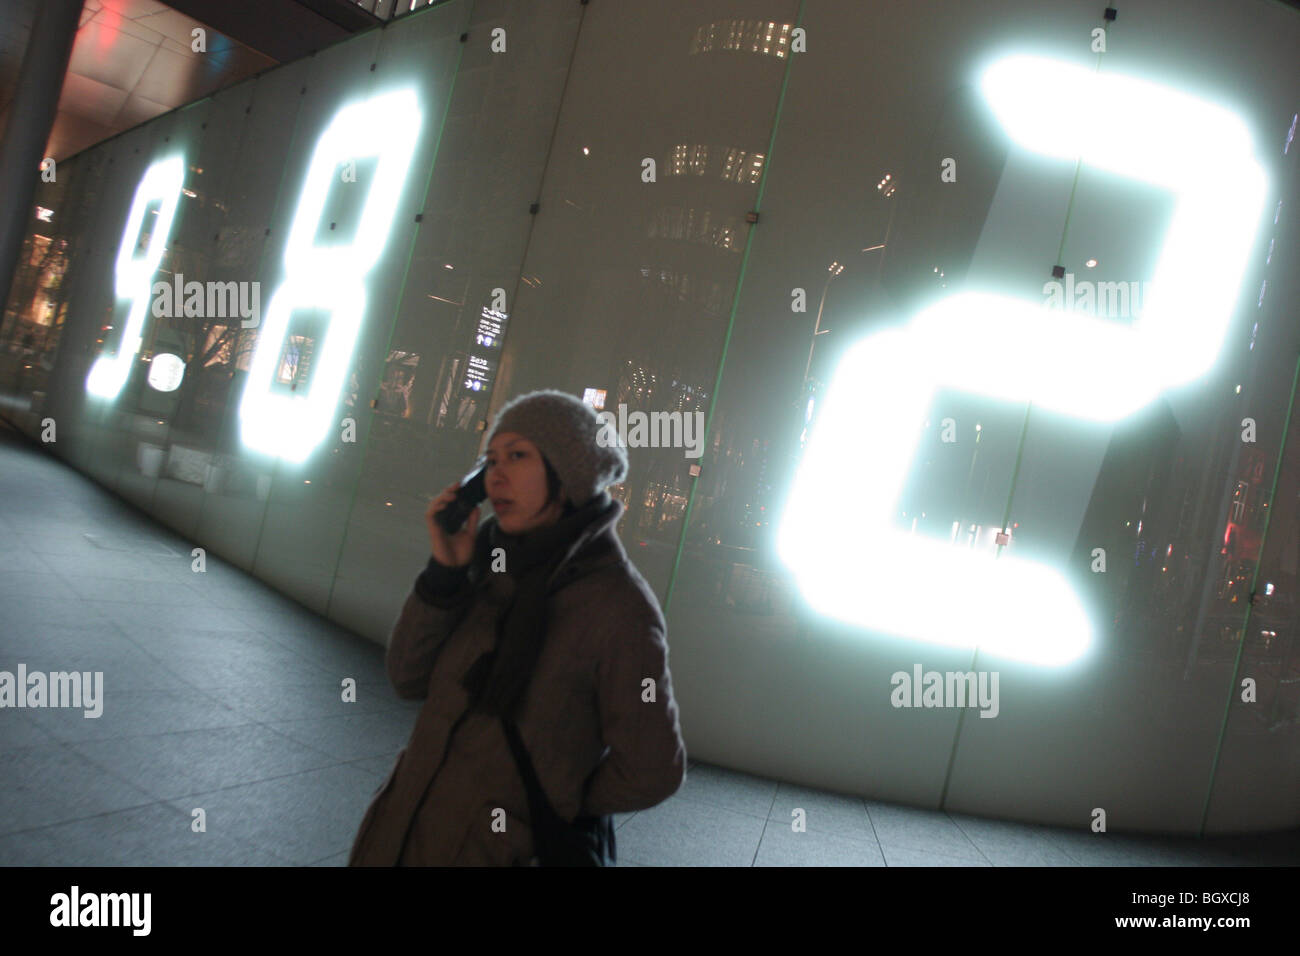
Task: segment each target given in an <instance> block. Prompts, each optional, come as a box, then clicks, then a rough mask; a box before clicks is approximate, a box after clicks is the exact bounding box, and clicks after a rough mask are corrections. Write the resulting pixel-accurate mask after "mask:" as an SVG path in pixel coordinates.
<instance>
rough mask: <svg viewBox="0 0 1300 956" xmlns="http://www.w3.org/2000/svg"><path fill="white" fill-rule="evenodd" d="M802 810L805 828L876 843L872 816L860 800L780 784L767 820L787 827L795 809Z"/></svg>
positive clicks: (790, 784) (794, 785) (792, 818)
mask: <svg viewBox="0 0 1300 956" xmlns="http://www.w3.org/2000/svg"><path fill="white" fill-rule="evenodd" d="M799 809H801V810H803V811H804V816H803V820H804V825H805V826H806V827H807V828H808V829H809V830H813V831H816V832H819V833H822V832H824V833H838V834H840V835H842V836H845V837H849V838H851V839H859V840H867V841H869V842H871V843H875V842H876V833H875V830H873V829H872V827H871V817H870V816H868V815H867V807H866V804H865V803H864V802H863V800H862V798H861V797H852V796H846V795H844V794H838V793H830V792H828V791H825V790H814V789H811V788H809V787H801V786H797V785H796V784H792V783H785V782H782V783H781V784H780V785H779V786H778V787H777V791H776V801H775V802H774V803H773V804H772V812H771V814H770V815H769V819H770V820H772V822H774V823H777V824H780V825H782V826H784V827H786V828H789V827H790V825H791V823H792V822H793V821H794V819H795V817H794V811H795V810H799Z"/></svg>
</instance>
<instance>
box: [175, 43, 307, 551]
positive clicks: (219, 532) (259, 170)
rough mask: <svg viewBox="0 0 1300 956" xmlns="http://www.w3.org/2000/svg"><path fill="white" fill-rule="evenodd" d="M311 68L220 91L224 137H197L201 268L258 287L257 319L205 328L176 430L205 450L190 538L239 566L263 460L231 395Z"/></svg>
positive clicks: (246, 359)
mask: <svg viewBox="0 0 1300 956" xmlns="http://www.w3.org/2000/svg"><path fill="white" fill-rule="evenodd" d="M314 69H316V63H315V60H314V59H306V60H300V61H298V62H296V63H293V64H291V65H289V66H285V67H281V68H280V69H277V70H272V71H270V72H269V73H265V74H263V75H261V76H259V77H257V78H256V79H255V80H252V81H249V82H248V83H245V84H241V85H240V86H237V87H235V88H234V89H231V90H229V91H226V92H225V93H223V94H221V95H220V97H219V98H217V100H216V104H217V105H216V107H215V109H216V110H217V113H216V114H214V118H213V127H212V128H218V129H219V128H221V127H219V126H217V124H218V123H219V122H221V121H223V120H226V119H228V117H224V116H222V115H221V114H222V113H223V112H224V111H225V110H228V109H229V108H230V104H233V106H234V109H235V117H234V123H235V125H234V126H233V127H231V126H227V127H225V128H226V129H227V130H228V134H227V135H228V137H229V139H228V141H226V142H223V141H222V140H221V139H215V140H213V141H212V143H211V144H210V145H209V144H207V143H206V142H205V144H204V155H203V163H204V166H203V169H204V176H214V177H220V178H219V179H216V180H214V182H215V183H216V185H214V186H213V187H212V189H213V195H212V199H211V202H212V206H213V208H214V209H215V210H216V213H217V215H216V221H217V224H216V225H214V226H213V229H212V233H213V235H219V236H220V239H219V240H217V241H216V243H215V246H216V251H215V253H214V255H215V259H214V261H213V262H212V263H211V265H210V267H209V268H210V269H211V271H212V272H213V273H214V274H217V273H219V276H220V278H221V279H223V280H229V281H236V282H241V283H250V284H251V285H250V296H251V292H252V290H253V289H255V290H256V292H257V305H258V324H257V325H255V326H251V327H249V328H244V321H245V320H243V319H242V318H241V320H240V321H239V322H238V323H223V322H215V323H214V327H213V328H211V329H209V330H208V332H207V333H206V335H205V338H204V342H203V346H202V352H201V353H200V354H201V355H202V359H201V361H202V363H203V368H202V369H201V370H200V369H195V370H194V373H193V375H192V380H191V382H190V389H191V391H190V392H188V393H186V394H185V395H184V396H183V398H182V405H181V407H180V408H179V409H178V417H177V423H176V427H177V429H178V430H180V429H183V430H184V433H185V439H186V442H187V443H188V446H189V447H193V448H196V449H197V450H198V451H199V452H201V453H204V454H206V455H208V456H210V460H209V462H208V464H207V465H206V466H205V467H204V483H203V494H202V497H201V501H200V509H199V515H198V525H197V529H196V530H195V532H194V537H195V540H196V541H201V542H204V544H205V545H206V546H208V547H211V548H212V549H213V550H215V551H216V552H217V553H218V554H220V555H221V556H222V557H224V558H226V559H227V560H229V561H232V562H234V563H235V564H237V565H239V566H240V567H244V568H250V567H251V566H252V564H253V557H254V555H255V554H256V550H257V540H258V534H259V533H260V531H261V527H262V519H263V516H264V515H265V512H266V502H267V499H268V497H269V494H270V482H271V467H270V466H269V465H268V464H267V463H265V462H263V461H260V460H255V459H253V458H251V457H249V456H247V455H246V454H245V452H244V449H243V447H242V445H241V443H240V437H239V402H240V398H241V396H242V394H243V391H244V387H245V384H246V383H247V380H248V374H249V370H250V368H251V367H252V358H253V353H254V347H255V345H256V343H257V335H258V331H259V328H260V326H261V323H262V321H263V320H264V319H265V316H266V314H267V308H268V306H269V300H270V292H271V290H272V288H273V286H272V285H271V284H270V283H269V282H268V281H266V280H267V274H268V272H269V271H270V270H272V269H273V268H278V265H279V262H278V259H279V256H281V255H282V254H283V253H282V241H283V236H284V229H283V226H282V225H281V223H278V222H277V223H276V225H281V229H280V230H279V231H274V230H273V229H272V228H271V226H272V223H271V217H272V214H273V213H275V212H277V211H279V210H282V209H283V207H284V206H285V205H286V203H287V202H289V200H286V199H285V198H284V197H285V196H287V195H290V194H291V193H292V192H293V191H294V183H293V182H292V181H291V180H290V179H289V170H290V164H289V157H290V149H291V147H292V145H293V143H294V135H295V133H296V130H297V127H298V122H299V111H300V109H301V107H302V103H303V98H304V97H303V94H302V92H301V90H302V88H303V86H304V85H306V83H307V81H308V79H309V77H310V76H311V73H312V71H313V70H314ZM241 101H245V102H244V103H243V105H242V106H241V105H240V103H241ZM241 113H242V114H243V115H242V118H241V116H240V114H241ZM236 144H237V148H236ZM209 150H210V152H209ZM281 215H282V214H281ZM282 218H283V216H282ZM221 326H224V328H222V327H221ZM236 326H237V327H236ZM196 477H197V476H196ZM167 494H168V497H169V500H171V501H172V502H173V505H172V507H180V508H185V507H189V506H188V505H187V504H185V503H184V502H185V497H186V496H187V492H182V491H181V490H180V488H179V487H177V488H175V489H169V490H168V493H167Z"/></svg>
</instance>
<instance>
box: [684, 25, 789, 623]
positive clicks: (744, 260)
mask: <svg viewBox="0 0 1300 956" xmlns="http://www.w3.org/2000/svg"><path fill="white" fill-rule="evenodd" d="M804 4H805V0H799V15H798V16H797V17H796V18H795V22H794V29H796V30H797V29H799V27H800V24H802V23H803V14H804ZM793 69H794V53H791V54H789V59H788V60H787V61H786V64H785V75H784V76H783V77H782V78H781V92H780V94H779V95H778V96H777V100H776V113H775V114H774V115H773V117H772V133H771V135H770V136H769V137H768V139H767V159H766V160H765V161H764V162H763V174H762V176H760V177H759V180H758V195H757V196H756V197H755V198H754V212H755V213H758V212H760V211H761V210H762V208H763V192H764V191H765V190H766V189H767V174H768V173H769V172H770V171H771V169H772V156H773V153H774V151H775V149H776V134H777V130H779V129H780V128H781V110H782V109H783V108H784V106H785V91H786V88H787V87H788V86H789V85H790V73H791V71H792V70H793ZM757 225H758V224H757V223H752V224H751V225H750V228H749V231H748V233H746V235H745V252H744V254H743V255H742V256H741V258H740V274H739V275H737V276H736V291H735V292H734V293H732V296H731V315H729V316H728V317H727V333H726V335H725V336H724V337H723V340H722V353H721V354H720V355H719V356H718V373H717V375H716V376H715V377H714V379H713V394H712V395H710V396H709V412H708V415H707V416H706V417H705V420H704V435H705V447H708V436H709V433H710V430H711V428H712V426H713V411H714V409H715V408H716V407H717V404H718V392H719V390H720V389H721V388H722V372H723V369H724V368H725V367H726V364H727V349H728V347H729V346H730V345H731V333H732V330H733V329H734V328H735V326H736V311H737V310H738V309H739V308H740V293H741V290H742V289H743V288H744V285H745V272H746V270H747V269H748V267H749V253H750V250H751V249H753V247H754V233H755V232H756V231H757V230H756V229H755V228H754V227H755V226H757ZM697 487H699V481H698V479H697V480H693V481H692V482H691V487H690V488H689V489H688V491H687V494H686V513H685V514H684V515H682V527H681V530H680V531H678V533H677V551H676V553H675V554H674V555H673V566H672V570H671V571H670V572H669V573H668V593H667V594H665V595H664V604H663V612H664V616H665V617H667V615H668V609H669V607H671V605H672V600H673V587H674V585H676V583H677V569H678V567H679V566H680V564H681V560H682V549H683V548H684V547H685V545H686V529H687V528H688V527H689V526H690V523H691V512H692V511H694V509H695V489H696V488H697Z"/></svg>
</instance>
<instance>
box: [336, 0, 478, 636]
mask: <svg viewBox="0 0 1300 956" xmlns="http://www.w3.org/2000/svg"><path fill="white" fill-rule="evenodd" d="M421 12H423V11H421ZM473 20H474V0H470V2H469V4H468V7H467V9H466V10H465V19H464V20H463V21H462V27H463V29H461V31H460V32H461V33H464V32H465V31H466V30H468V29H469V24H470V23H472V22H473ZM398 29H401V27H400V26H399V27H398ZM457 46H458V48H459V52H458V53H457V54H456V68H455V69H454V70H453V71H452V74H451V87H450V89H448V90H447V98H446V100H445V102H444V106H443V110H442V122H441V123H439V124H438V138H437V139H436V140H435V141H434V144H433V155H432V156H431V157H430V159H429V173H428V175H427V176H425V178H424V192H423V193H422V194H421V196H420V208H419V212H420V213H423V212H424V204H425V202H426V201H427V200H428V198H429V186H430V184H431V183H432V182H433V171H434V170H435V169H436V168H437V166H438V156H439V154H440V153H441V151H442V134H443V131H444V130H446V128H447V116H448V115H449V114H450V113H451V103H452V98H453V97H454V96H455V95H456V80H457V78H458V77H459V76H460V65H461V62H462V61H463V60H464V59H465V47H466V44H464V43H459V44H457ZM382 56H383V50H382V48H381V49H379V50H376V51H375V61H374V62H376V63H378V62H379V61H380V59H381V58H382ZM379 71H380V67H378V66H376V68H375V69H374V70H372V71H370V73H369V74H368V76H369V78H370V79H369V84H370V85H369V87H368V88H367V92H370V91H371V90H373V87H374V81H375V78H376V77H377V76H378V75H379ZM375 172H376V174H377V173H378V166H376V170H375ZM422 224H423V220H422V221H421V223H417V225H416V228H415V229H413V230H411V241H410V243H409V244H408V245H407V251H406V265H405V266H404V267H403V269H402V282H401V285H400V286H399V289H400V291H399V292H398V295H397V306H396V308H395V309H394V311H393V319H392V325H390V326H389V330H388V348H387V349H385V351H384V354H383V357H381V358H377V359H376V360H375V369H376V371H378V372H379V376H378V379H376V380H382V378H383V369H384V366H385V365H386V364H387V361H388V356H389V355H390V354H391V353H392V351H393V338H394V337H395V336H396V334H397V324H398V322H399V321H400V320H401V314H402V304H403V303H404V302H405V301H406V284H407V280H408V277H409V276H410V274H411V262H412V260H414V258H415V247H416V245H417V244H418V243H419V241H420V228H419V227H420V225H422ZM357 402H358V406H357V409H356V410H357V413H358V414H364V413H365V412H364V409H367V408H371V406H370V405H368V404H366V405H362V404H360V402H361V395H360V394H358V395H357ZM371 411H372V414H371V416H370V427H369V428H367V429H366V437H365V440H364V442H363V444H362V447H361V457H360V459H359V463H358V467H357V477H356V480H355V482H354V483H353V485H352V495H351V497H350V499H349V502H348V510H347V514H346V515H344V517H343V538H342V540H340V541H339V550H338V555H337V556H336V557H335V559H334V571H333V573H332V574H331V575H330V586H329V591H328V592H327V593H326V595H325V614H326V616H328V615H329V612H330V607H331V605H332V604H333V603H334V586H335V585H336V584H337V583H338V578H339V568H340V566H342V564H343V553H344V551H346V550H347V541H348V528H349V527H350V526H351V523H352V513H353V512H354V511H356V507H357V494H358V491H359V490H360V488H361V478H362V476H363V475H364V474H365V471H366V461H367V452H368V451H369V449H370V439H371V437H372V436H373V435H374V433H375V416H374V414H373V409H371Z"/></svg>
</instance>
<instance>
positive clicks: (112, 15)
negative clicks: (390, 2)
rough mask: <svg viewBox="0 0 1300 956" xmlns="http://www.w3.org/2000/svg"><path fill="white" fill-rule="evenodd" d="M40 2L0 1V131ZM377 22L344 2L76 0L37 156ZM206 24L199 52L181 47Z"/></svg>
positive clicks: (89, 141)
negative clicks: (79, 3)
mask: <svg viewBox="0 0 1300 956" xmlns="http://www.w3.org/2000/svg"><path fill="white" fill-rule="evenodd" d="M40 2H41V0H4V2H3V3H2V4H0V130H2V129H4V127H5V125H6V124H7V121H8V114H9V108H10V104H11V103H12V101H13V96H14V90H15V88H16V86H17V83H18V77H19V70H20V67H21V65H22V57H23V53H24V51H25V49H26V46H27V39H28V36H29V35H30V33H31V28H32V23H33V21H34V19H35V16H36V10H37V7H38V5H39V3H40ZM379 22H380V21H379V20H377V19H376V18H375V17H374V16H372V15H371V14H369V13H367V12H366V11H365V10H363V9H361V8H360V7H359V6H357V5H356V4H355V3H352V2H349V0H302V2H299V0H173V2H172V3H170V4H163V3H159V2H157V0H85V3H84V6H83V7H82V12H81V25H80V27H79V28H78V30H77V39H76V41H75V43H74V45H73V49H72V57H71V59H70V60H69V63H68V70H67V74H66V76H65V77H64V81H63V90H62V93H61V94H60V97H59V109H58V115H57V117H56V119H55V122H54V127H53V129H52V130H51V132H50V137H49V140H48V143H47V145H46V151H45V155H46V156H52V157H54V158H55V159H56V160H62V159H65V158H67V157H68V156H71V155H73V154H74V153H77V152H80V151H81V150H83V149H86V148H87V147H89V146H93V145H94V144H95V143H98V142H101V141H102V140H105V139H108V138H109V137H111V136H113V135H115V134H116V133H119V132H121V131H122V130H125V129H129V128H130V127H132V126H136V125H138V124H140V123H143V122H145V121H146V120H149V119H152V118H153V117H155V116H158V115H160V114H162V113H166V112H168V111H169V110H172V109H175V108H176V107H178V106H183V105H184V104H186V103H190V102H193V101H194V100H196V99H201V98H202V97H204V96H207V95H209V94H211V93H213V92H215V91H216V90H219V89H222V88H224V87H227V86H230V85H231V84H233V83H237V82H239V81H240V80H242V79H244V78H245V77H248V76H250V75H252V74H254V73H257V72H259V71H261V70H265V69H267V68H268V67H272V66H275V65H276V64H278V63H283V62H288V61H290V60H295V59H298V58H299V57H302V56H306V55H307V54H309V53H311V52H312V51H313V50H317V49H320V48H322V47H325V46H328V45H330V44H331V43H335V42H337V41H339V40H341V39H344V38H345V37H347V36H349V35H350V34H352V33H355V32H357V31H359V30H364V29H367V28H369V27H372V26H375V25H376V24H378V23H379ZM196 27H202V28H204V29H205V30H206V34H207V36H206V46H207V50H206V52H198V53H196V52H194V51H193V50H192V49H191V43H192V36H193V35H192V32H191V31H193V30H194V29H195V28H196Z"/></svg>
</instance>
